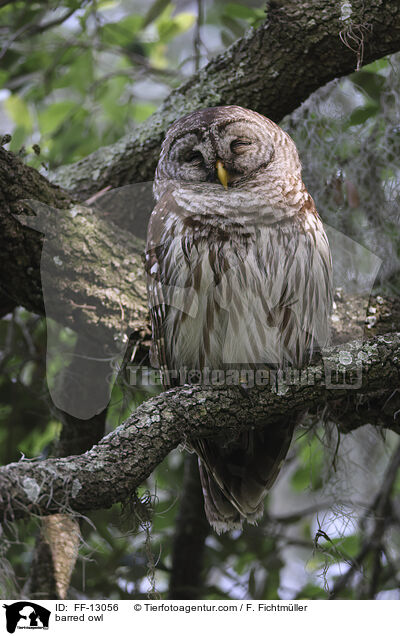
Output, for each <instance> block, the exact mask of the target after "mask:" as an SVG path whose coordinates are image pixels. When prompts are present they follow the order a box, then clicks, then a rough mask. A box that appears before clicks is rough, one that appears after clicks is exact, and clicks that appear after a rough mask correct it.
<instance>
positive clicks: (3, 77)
mask: <svg viewBox="0 0 400 636" xmlns="http://www.w3.org/2000/svg"><path fill="white" fill-rule="evenodd" d="M7 79H8V73H6V71H1V70H0V88H1V87H2V86H4V84H5V82H6V81H7Z"/></svg>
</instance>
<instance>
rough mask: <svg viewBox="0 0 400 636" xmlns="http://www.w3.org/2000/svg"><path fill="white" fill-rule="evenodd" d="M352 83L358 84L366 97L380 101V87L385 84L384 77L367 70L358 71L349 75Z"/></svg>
mask: <svg viewBox="0 0 400 636" xmlns="http://www.w3.org/2000/svg"><path fill="white" fill-rule="evenodd" d="M350 79H351V81H352V82H353V84H355V85H356V86H358V87H359V88H361V89H362V91H363V92H365V93H366V94H367V95H368V97H370V98H371V99H373V100H374V101H376V102H379V101H380V97H381V94H382V89H383V87H384V85H385V78H384V77H383V76H382V75H378V73H372V72H370V71H369V72H367V71H359V72H358V73H354V74H353V75H352V76H351V78H350Z"/></svg>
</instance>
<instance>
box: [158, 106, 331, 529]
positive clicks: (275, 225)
mask: <svg viewBox="0 0 400 636" xmlns="http://www.w3.org/2000/svg"><path fill="white" fill-rule="evenodd" d="M154 193H155V196H156V200H157V203H156V206H155V208H154V210H153V213H152V215H151V219H150V223H149V230H148V241H147V250H146V268H147V272H148V293H149V304H150V313H151V320H152V327H153V349H152V361H153V363H155V364H158V365H159V366H161V367H162V369H163V371H164V378H165V383H166V384H170V383H175V384H176V383H178V382H179V371H181V377H182V370H183V369H185V368H186V369H190V370H197V371H198V372H199V375H200V377H201V378H202V379H203V380H204V370H205V369H209V370H215V371H223V372H224V373H225V378H226V377H227V376H226V373H228V372H231V373H233V374H234V373H235V372H238V369H239V370H240V369H241V370H248V369H255V368H259V367H260V366H261V368H265V367H273V368H282V367H284V366H285V365H291V366H296V367H300V366H302V365H303V364H304V363H305V362H306V361H307V360H308V359H309V357H310V356H311V354H312V352H313V351H314V350H315V348H317V347H321V346H324V345H325V344H326V342H327V340H328V335H329V333H328V318H329V313H330V308H331V287H332V283H331V257H330V251H329V245H328V241H327V238H326V236H325V233H324V230H323V226H322V223H321V220H320V218H319V216H318V214H317V212H316V210H315V206H314V202H313V200H312V198H311V196H310V195H309V194H308V192H307V190H306V189H305V186H304V184H303V182H302V179H301V167H300V161H299V158H298V155H297V151H296V148H295V145H294V143H293V141H292V140H291V139H290V137H289V136H288V135H287V134H286V133H285V132H284V131H283V130H282V129H281V128H280V127H279V126H277V125H276V124H274V123H273V122H271V121H270V120H268V119H267V118H265V117H263V116H262V115H259V114H258V113H254V112H252V111H249V110H246V109H244V108H241V107H239V106H225V107H218V108H209V109H205V110H202V111H197V112H195V113H193V114H191V115H189V116H186V117H184V118H182V119H181V120H178V121H177V122H176V123H175V124H174V125H173V126H172V128H171V129H170V130H169V131H168V134H167V136H166V139H165V141H164V143H163V147H162V151H161V155H160V160H159V163H158V166H157V171H156V177H155V184H154ZM235 377H237V376H235ZM294 424H295V422H294V421H290V422H282V424H281V425H280V426H277V425H276V423H275V424H274V426H273V427H272V425H270V424H269V423H268V421H266V422H265V423H264V428H263V429H262V430H261V431H260V430H258V431H250V430H249V432H246V433H245V434H243V435H242V436H241V437H240V439H238V440H235V441H234V442H230V443H227V444H226V446H224V447H221V446H218V445H216V444H215V443H214V442H212V441H208V440H201V441H199V442H195V443H193V448H194V450H195V451H196V452H197V453H198V455H199V464H200V474H201V479H202V485H203V492H204V496H205V508H206V513H207V516H208V519H209V521H210V523H211V524H212V525H213V526H214V527H215V528H216V530H217V531H219V532H220V531H224V530H228V529H230V528H233V527H240V526H241V524H242V522H243V520H244V519H247V520H248V521H250V522H255V521H256V519H257V518H259V517H260V516H261V514H262V510H263V499H264V497H265V493H266V492H267V490H268V489H269V488H270V486H271V485H272V483H273V482H274V480H275V478H276V476H277V474H278V471H279V468H280V465H281V463H282V461H283V459H284V457H285V455H286V453H287V450H288V447H289V444H290V440H291V436H292V431H293V427H294Z"/></svg>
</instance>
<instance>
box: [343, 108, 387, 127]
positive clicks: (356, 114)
mask: <svg viewBox="0 0 400 636" xmlns="http://www.w3.org/2000/svg"><path fill="white" fill-rule="evenodd" d="M379 110H380V108H379V104H368V105H367V106H360V107H359V108H355V109H354V110H353V112H352V113H351V115H350V117H349V122H348V124H347V125H348V126H359V125H360V124H363V123H364V122H366V121H367V119H369V118H370V117H375V115H377V114H378V113H379Z"/></svg>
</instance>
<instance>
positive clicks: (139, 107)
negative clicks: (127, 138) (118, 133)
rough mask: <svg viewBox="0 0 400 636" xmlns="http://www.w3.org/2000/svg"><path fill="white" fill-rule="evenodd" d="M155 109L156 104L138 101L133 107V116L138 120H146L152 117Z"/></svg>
mask: <svg viewBox="0 0 400 636" xmlns="http://www.w3.org/2000/svg"><path fill="white" fill-rule="evenodd" d="M155 110H156V106H155V104H151V103H148V102H138V103H137V104H134V105H133V108H132V111H133V117H134V119H135V120H136V121H137V122H142V121H144V120H145V119H147V118H148V117H150V115H152V114H153V113H154V111H155Z"/></svg>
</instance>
